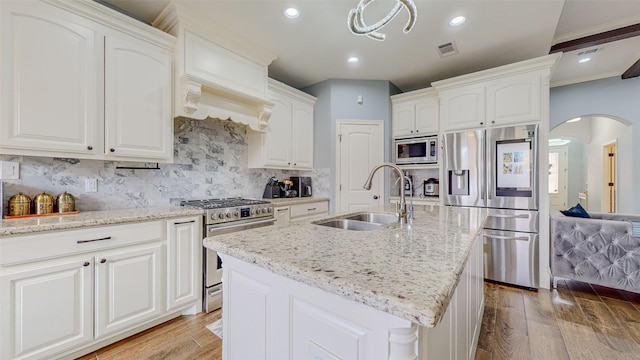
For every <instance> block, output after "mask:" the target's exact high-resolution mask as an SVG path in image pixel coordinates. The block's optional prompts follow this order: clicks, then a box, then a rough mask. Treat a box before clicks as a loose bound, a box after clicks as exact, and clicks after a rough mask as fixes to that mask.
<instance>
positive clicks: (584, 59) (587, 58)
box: [578, 57, 591, 64]
mask: <svg viewBox="0 0 640 360" xmlns="http://www.w3.org/2000/svg"><path fill="white" fill-rule="evenodd" d="M587 61H591V58H590V57H586V58H582V59H580V60H578V62H579V63H580V64H584V63H586V62H587Z"/></svg>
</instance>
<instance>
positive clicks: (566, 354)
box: [80, 281, 640, 360]
mask: <svg viewBox="0 0 640 360" xmlns="http://www.w3.org/2000/svg"><path fill="white" fill-rule="evenodd" d="M484 288H485V311H484V318H483V321H482V330H481V332H480V338H479V340H478V351H477V353H476V360H486V359H491V360H502V359H505V360H506V359H508V360H539V359H544V360H554V359H558V360H568V359H570V360H599V359H603V360H617V359H635V360H638V359H640V294H634V293H629V292H624V291H617V290H613V289H609V288H604V287H601V286H590V285H588V284H584V283H579V282H576V281H559V282H558V289H557V290H552V291H549V290H544V289H541V290H539V291H537V292H533V291H528V290H521V289H518V288H513V287H508V286H503V285H497V284H492V283H487V282H485V285H484ZM220 314H221V312H220V310H218V311H214V312H212V313H209V314H198V315H190V316H182V317H179V318H177V319H174V320H171V321H169V322H166V323H164V324H162V325H159V326H156V327H154V328H152V329H149V330H147V331H144V332H142V333H140V334H137V335H135V336H132V337H130V338H127V339H124V340H122V341H120V342H117V343H115V344H112V345H109V346H107V347H104V348H102V349H99V350H97V351H95V352H93V353H91V354H89V355H86V356H83V357H81V358H80V359H82V360H89V359H92V360H105V359H109V360H124V359H127V360H128V359H136V360H151V359H153V360H161V359H167V360H169V359H171V360H174V359H189V360H199V359H208V360H219V359H221V357H222V341H221V340H220V339H219V338H218V337H217V336H215V335H213V333H211V332H210V331H209V330H208V329H207V328H205V326H206V325H207V324H210V323H212V322H214V321H216V320H217V319H219V318H220Z"/></svg>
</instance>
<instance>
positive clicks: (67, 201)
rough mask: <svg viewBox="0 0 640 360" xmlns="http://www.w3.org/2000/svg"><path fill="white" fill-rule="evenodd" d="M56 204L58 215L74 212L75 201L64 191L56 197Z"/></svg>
mask: <svg viewBox="0 0 640 360" xmlns="http://www.w3.org/2000/svg"><path fill="white" fill-rule="evenodd" d="M56 203H57V204H58V212H59V213H65V212H71V211H74V210H75V207H76V200H75V199H74V198H73V195H71V194H69V193H68V192H66V191H65V192H64V193H62V194H60V195H58V197H57V199H56Z"/></svg>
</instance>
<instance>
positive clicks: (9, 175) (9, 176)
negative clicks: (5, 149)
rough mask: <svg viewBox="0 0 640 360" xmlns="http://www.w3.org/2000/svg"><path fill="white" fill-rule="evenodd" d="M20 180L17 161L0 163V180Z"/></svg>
mask: <svg viewBox="0 0 640 360" xmlns="http://www.w3.org/2000/svg"><path fill="white" fill-rule="evenodd" d="M19 178H20V163H19V162H17V161H0V179H2V180H18V179H19Z"/></svg>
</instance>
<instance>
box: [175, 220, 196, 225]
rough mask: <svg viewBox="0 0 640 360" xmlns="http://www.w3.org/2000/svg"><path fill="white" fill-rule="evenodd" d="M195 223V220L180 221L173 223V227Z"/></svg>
mask: <svg viewBox="0 0 640 360" xmlns="http://www.w3.org/2000/svg"><path fill="white" fill-rule="evenodd" d="M194 222H196V221H195V220H191V221H181V222H177V223H175V225H182V224H189V223H194Z"/></svg>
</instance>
